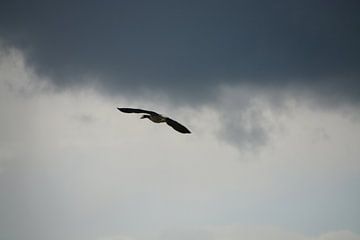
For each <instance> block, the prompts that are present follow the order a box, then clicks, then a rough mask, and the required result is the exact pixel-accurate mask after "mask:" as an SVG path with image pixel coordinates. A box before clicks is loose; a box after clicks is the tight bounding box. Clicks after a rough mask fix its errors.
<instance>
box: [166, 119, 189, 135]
mask: <svg viewBox="0 0 360 240" xmlns="http://www.w3.org/2000/svg"><path fill="white" fill-rule="evenodd" d="M165 120H166V123H167V124H168V125H169V126H171V127H172V128H173V129H175V130H176V131H178V132H181V133H191V132H190V130H189V129H187V128H186V127H185V126H183V125H181V124H180V123H178V122H177V121H175V120H172V119H171V118H166V119H165Z"/></svg>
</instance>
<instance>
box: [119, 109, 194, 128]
mask: <svg viewBox="0 0 360 240" xmlns="http://www.w3.org/2000/svg"><path fill="white" fill-rule="evenodd" d="M117 109H118V110H119V111H120V112H123V113H144V115H142V116H141V118H140V119H146V118H148V119H149V120H150V121H152V122H154V123H162V122H166V123H167V125H169V126H170V127H172V128H173V129H175V130H176V131H178V132H180V133H184V134H188V133H191V132H190V130H189V129H187V128H186V127H185V126H183V125H182V124H180V123H178V122H177V121H175V120H173V119H171V118H168V117H164V116H163V115H161V114H159V113H156V112H154V111H148V110H143V109H137V108H117Z"/></svg>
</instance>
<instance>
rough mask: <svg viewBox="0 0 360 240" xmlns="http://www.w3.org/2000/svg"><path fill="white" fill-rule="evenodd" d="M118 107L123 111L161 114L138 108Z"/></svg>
mask: <svg viewBox="0 0 360 240" xmlns="http://www.w3.org/2000/svg"><path fill="white" fill-rule="evenodd" d="M117 109H118V110H119V111H121V112H123V113H147V114H150V115H159V114H158V113H156V112H153V111H148V110H143V109H138V108H117Z"/></svg>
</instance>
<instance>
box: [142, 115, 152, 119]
mask: <svg viewBox="0 0 360 240" xmlns="http://www.w3.org/2000/svg"><path fill="white" fill-rule="evenodd" d="M149 117H150V116H149V115H142V116H141V118H140V119H144V118H149Z"/></svg>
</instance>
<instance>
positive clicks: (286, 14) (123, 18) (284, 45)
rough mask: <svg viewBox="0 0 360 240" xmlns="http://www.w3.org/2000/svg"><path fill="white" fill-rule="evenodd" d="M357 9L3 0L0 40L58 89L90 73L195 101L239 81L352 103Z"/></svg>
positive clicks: (110, 83)
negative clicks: (21, 52)
mask: <svg viewBox="0 0 360 240" xmlns="http://www.w3.org/2000/svg"><path fill="white" fill-rule="evenodd" d="M359 11H360V4H359V3H358V1H351V0H349V1H341V0H329V1H326V2H324V1H320V0H305V1H292V0H291V1H288V0H287V1H285V0H278V1H262V0H257V1H223V0H221V1H220V0H219V1H215V0H210V1H209V0H208V1H165V0H164V1H161V0H157V1H106V2H103V1H67V2H65V1H56V2H55V1H16V0H11V1H6V0H5V1H2V7H1V10H0V36H1V37H2V38H3V39H5V40H6V41H7V42H8V43H10V44H12V45H15V46H17V47H20V48H22V49H24V50H25V51H26V52H27V53H28V61H29V62H30V63H31V64H32V65H33V66H35V68H36V69H37V71H38V72H39V73H42V74H45V75H48V76H51V78H52V79H54V81H55V83H56V84H57V85H59V86H72V85H73V84H83V83H85V82H86V81H87V79H86V78H79V77H78V76H84V75H85V76H86V75H87V74H94V75H95V76H98V77H99V79H101V85H102V86H103V87H104V88H105V89H107V90H109V91H110V92H113V93H125V92H127V93H129V92H130V93H133V92H134V91H136V90H139V89H149V88H150V89H159V90H160V91H163V90H164V91H168V92H169V94H170V95H174V96H175V97H176V96H179V97H180V96H183V95H184V94H185V95H186V96H187V97H192V98H193V99H195V98H198V99H197V101H200V99H201V98H204V97H205V96H207V95H208V94H209V93H211V91H212V90H214V86H217V85H219V84H229V85H232V84H242V83H244V84H250V85H261V86H265V87H269V86H270V87H279V86H289V85H291V86H292V85H295V86H299V87H306V88H309V89H312V88H316V91H320V92H319V94H322V95H324V96H327V95H331V96H337V95H338V96H341V97H344V98H346V99H350V100H355V101H356V102H357V101H358V96H360V94H359V90H358V89H360V85H359V81H358V80H359V76H360V58H359V55H360V45H359V42H360V31H359V25H360V15H359V14H358V13H359ZM79 79H81V80H79ZM177 93H181V94H177Z"/></svg>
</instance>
